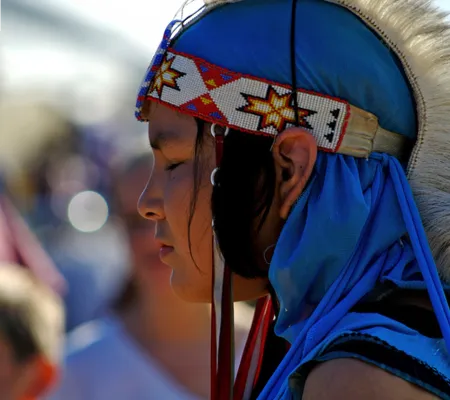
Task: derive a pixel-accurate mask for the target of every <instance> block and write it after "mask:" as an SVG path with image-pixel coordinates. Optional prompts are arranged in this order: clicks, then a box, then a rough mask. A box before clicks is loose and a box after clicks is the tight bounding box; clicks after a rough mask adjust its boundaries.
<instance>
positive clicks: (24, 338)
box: [0, 263, 64, 400]
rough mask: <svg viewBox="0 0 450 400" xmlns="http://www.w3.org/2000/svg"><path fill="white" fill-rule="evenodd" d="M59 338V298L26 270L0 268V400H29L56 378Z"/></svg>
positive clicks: (61, 317)
mask: <svg viewBox="0 0 450 400" xmlns="http://www.w3.org/2000/svg"><path fill="white" fill-rule="evenodd" d="M63 332H64V311H63V306H62V302H61V300H60V299H59V297H58V296H57V295H56V293H54V292H53V291H52V290H51V289H49V288H48V287H47V286H46V285H44V284H43V283H42V282H40V281H39V280H38V279H37V278H36V277H35V276H34V275H33V274H32V273H31V271H30V270H28V269H25V268H23V267H21V266H18V265H14V264H7V263H1V264H0V399H2V400H34V399H37V398H38V397H39V396H42V395H44V394H45V392H47V391H48V390H49V389H50V387H51V386H52V385H53V384H54V382H55V379H56V377H57V373H58V368H59V367H58V365H59V360H60V350H61V347H62V340H63Z"/></svg>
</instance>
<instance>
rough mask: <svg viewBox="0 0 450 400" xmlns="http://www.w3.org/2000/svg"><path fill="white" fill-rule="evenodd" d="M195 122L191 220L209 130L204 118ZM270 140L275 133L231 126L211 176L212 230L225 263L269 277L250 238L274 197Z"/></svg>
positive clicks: (246, 272) (246, 273)
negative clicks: (249, 131)
mask: <svg viewBox="0 0 450 400" xmlns="http://www.w3.org/2000/svg"><path fill="white" fill-rule="evenodd" d="M197 125H198V128H199V129H198V132H197V140H196V144H195V163H194V196H193V198H192V201H191V207H190V218H189V222H191V221H192V216H193V214H194V211H195V205H196V200H197V194H198V187H199V182H200V181H201V175H200V174H201V171H202V158H201V148H202V144H203V138H204V136H203V135H205V134H207V133H206V132H205V131H204V129H203V122H202V121H200V122H197ZM272 144H273V137H268V136H257V135H250V134H247V133H243V132H240V131H237V130H230V131H229V133H228V135H227V136H226V137H225V139H224V149H223V157H222V162H221V164H220V166H219V169H218V171H217V173H216V175H215V182H216V184H215V185H214V188H213V193H212V199H211V207H212V213H213V216H214V229H215V232H216V235H217V239H218V242H219V246H220V249H221V251H222V254H223V256H224V258H225V260H226V262H227V265H229V267H230V268H231V270H232V271H233V272H235V273H236V274H238V275H240V276H243V277H245V278H257V277H266V276H267V271H266V270H262V269H260V268H258V267H257V266H256V263H255V246H254V240H253V239H254V237H255V235H257V233H258V231H259V229H260V228H261V226H262V224H263V223H264V221H265V219H266V218H267V214H268V211H269V208H270V205H271V204H272V201H273V198H274V190H275V168H274V164H273V158H272V153H271V151H270V148H271V146H272ZM189 225H190V223H189Z"/></svg>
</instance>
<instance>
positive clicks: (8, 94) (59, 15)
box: [0, 0, 181, 330]
mask: <svg viewBox="0 0 450 400" xmlns="http://www.w3.org/2000/svg"><path fill="white" fill-rule="evenodd" d="M180 5H181V4H180V1H173V0H165V1H164V2H156V1H140V0H128V1H126V2H123V1H106V0H77V1H68V0H42V1H39V2H36V1H33V0H3V1H2V3H1V6H2V16H1V17H2V27H1V28H2V30H1V34H0V35H1V45H0V46H1V47H0V121H1V135H0V173H1V180H2V181H3V183H4V187H6V189H7V190H8V191H9V193H10V196H11V197H12V198H13V199H14V203H15V205H16V206H17V207H18V208H19V210H20V211H21V213H22V214H23V216H25V218H26V220H27V222H28V223H29V224H30V226H31V227H32V229H33V231H34V232H35V233H36V234H37V235H38V238H39V239H40V241H41V242H42V243H43V244H44V246H45V248H46V250H47V251H48V253H49V254H50V255H51V256H52V258H53V260H54V261H55V262H56V265H57V267H58V268H59V269H60V271H61V272H62V273H63V275H64V277H65V278H66V280H67V281H68V289H69V290H68V291H67V295H66V297H65V300H66V306H67V312H68V314H67V329H68V330H71V329H73V328H74V327H75V326H76V325H78V324H80V323H81V322H84V321H86V320H88V319H91V318H92V317H93V316H94V315H96V314H97V313H98V312H101V310H102V308H104V307H105V305H106V304H107V303H108V301H109V300H110V299H111V297H114V295H115V294H116V291H117V287H118V286H119V285H120V282H121V281H122V279H123V275H124V274H125V273H126V271H124V268H125V266H126V265H127V262H126V257H127V249H126V248H124V246H125V244H124V243H125V241H124V240H123V237H122V236H121V226H120V225H121V224H120V221H118V220H117V218H116V219H115V218H114V215H112V213H111V211H110V195H111V193H110V191H111V174H110V171H111V170H112V169H114V167H115V165H118V164H121V163H123V162H126V159H127V158H128V157H132V156H133V155H134V154H135V153H136V152H138V151H145V150H146V149H147V146H148V145H147V144H146V143H145V134H146V133H145V130H146V127H145V125H144V124H141V123H138V122H137V121H135V119H134V116H133V113H134V102H135V94H136V91H137V88H138V86H139V83H140V80H141V79H142V77H143V74H144V72H145V69H146V66H147V65H148V63H149V61H150V59H151V57H152V54H153V52H154V51H155V49H156V47H157V46H158V44H159V41H160V39H161V37H162V33H163V31H164V28H165V25H166V24H167V22H168V21H169V20H170V19H171V18H172V17H173V16H174V15H175V13H176V12H177V10H178V8H179V7H180Z"/></svg>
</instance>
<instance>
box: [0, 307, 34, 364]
mask: <svg viewBox="0 0 450 400" xmlns="http://www.w3.org/2000/svg"><path fill="white" fill-rule="evenodd" d="M27 312H29V311H26V310H25V309H23V307H17V306H16V305H15V304H14V305H7V304H2V306H1V308H0V331H1V333H2V336H3V337H4V338H5V340H6V342H7V344H8V345H9V346H10V348H11V350H12V353H13V357H14V359H15V361H17V362H19V363H22V362H27V361H28V360H30V359H31V358H33V357H34V356H37V355H38V354H40V350H39V346H38V344H37V343H36V340H35V338H34V337H33V334H32V331H33V327H32V326H31V322H30V321H29V318H27V317H28V316H27Z"/></svg>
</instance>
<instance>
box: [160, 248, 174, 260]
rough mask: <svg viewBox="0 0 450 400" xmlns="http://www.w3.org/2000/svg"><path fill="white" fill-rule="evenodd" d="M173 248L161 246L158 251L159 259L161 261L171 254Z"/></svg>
mask: <svg viewBox="0 0 450 400" xmlns="http://www.w3.org/2000/svg"><path fill="white" fill-rule="evenodd" d="M173 250H174V249H173V247H172V246H166V245H162V246H161V248H160V249H159V258H160V259H161V260H163V259H164V258H165V257H167V256H168V255H169V254H170V253H172V252H173Z"/></svg>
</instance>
